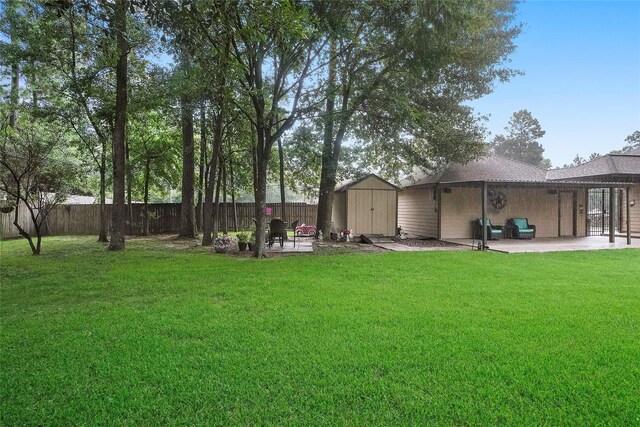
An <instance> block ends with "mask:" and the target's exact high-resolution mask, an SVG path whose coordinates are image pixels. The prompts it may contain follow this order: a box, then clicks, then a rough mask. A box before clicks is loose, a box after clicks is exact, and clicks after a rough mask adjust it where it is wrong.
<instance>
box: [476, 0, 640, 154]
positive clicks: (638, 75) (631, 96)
mask: <svg viewBox="0 0 640 427" xmlns="http://www.w3.org/2000/svg"><path fill="white" fill-rule="evenodd" d="M518 19H519V21H520V22H522V23H523V24H524V31H523V34H522V35H521V36H520V37H519V38H518V39H517V40H516V43H517V45H518V48H517V51H516V52H515V53H514V54H513V55H512V56H511V59H512V63H511V66H512V67H513V68H516V69H519V70H521V71H523V72H524V73H525V75H524V76H519V77H515V78H514V79H513V80H512V81H511V82H509V83H506V84H500V83H496V86H495V90H494V92H493V93H492V94H490V95H488V96H486V97H484V98H482V99H480V100H477V101H474V102H472V103H471V105H472V106H473V107H474V109H475V110H476V111H477V112H478V113H481V114H488V115H490V119H489V122H488V123H487V124H486V125H487V127H488V129H489V130H490V131H491V133H492V137H493V135H495V134H497V133H504V131H503V129H504V127H505V126H506V125H507V123H508V121H509V118H510V116H511V114H512V113H513V112H514V111H518V110H521V109H527V110H529V111H530V112H531V113H532V114H533V116H534V117H535V118H537V119H538V120H539V121H540V124H541V125H542V128H543V129H544V130H545V131H546V132H547V133H546V135H545V136H544V137H543V138H542V140H541V141H540V142H541V143H542V145H543V147H544V148H545V157H547V158H549V159H551V162H552V164H553V166H554V167H557V166H562V165H563V164H564V163H570V162H571V160H573V158H574V157H575V155H576V154H578V153H579V154H580V155H581V156H583V157H587V156H588V155H589V154H591V153H593V152H598V153H600V154H606V153H608V152H609V151H611V150H614V149H620V148H622V147H623V146H624V145H625V142H624V139H625V137H626V136H627V135H629V134H631V133H632V132H633V131H635V130H640V0H636V1H626V2H618V1H599V2H596V1H562V2H560V1H527V2H525V3H522V4H520V5H519V6H518Z"/></svg>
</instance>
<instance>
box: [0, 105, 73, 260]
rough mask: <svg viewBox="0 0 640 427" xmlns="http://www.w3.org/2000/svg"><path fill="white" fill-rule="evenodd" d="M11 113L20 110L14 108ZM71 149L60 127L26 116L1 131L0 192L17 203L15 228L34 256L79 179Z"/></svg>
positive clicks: (11, 121) (9, 121) (14, 203)
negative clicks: (23, 215) (50, 219)
mask: <svg viewBox="0 0 640 427" xmlns="http://www.w3.org/2000/svg"><path fill="white" fill-rule="evenodd" d="M11 111H12V112H15V111H16V110H14V109H13V107H12V110H11ZM9 123H10V124H9ZM67 146H68V141H67V139H66V137H65V134H64V132H63V131H62V130H61V129H60V127H59V126H56V125H55V124H53V123H40V122H39V121H37V120H34V117H32V116H28V115H26V114H24V113H23V114H22V115H21V117H20V118H19V119H17V120H16V121H13V120H12V119H11V120H7V122H6V123H4V124H3V125H2V126H1V127H0V190H2V191H4V192H6V193H7V194H8V195H9V196H10V197H11V198H12V199H13V206H14V217H13V224H14V225H15V227H16V228H17V229H18V232H19V233H20V235H21V236H22V237H24V238H25V239H27V241H28V242H29V247H30V248H31V252H32V254H33V255H39V254H40V250H41V242H42V234H43V224H44V223H45V220H46V218H47V216H48V215H49V213H50V212H51V211H52V210H53V208H55V207H56V205H58V204H59V203H60V202H63V201H64V200H65V199H66V197H67V195H68V194H69V192H70V190H71V189H72V188H74V184H76V180H77V178H78V175H79V166H78V164H77V163H74V161H73V160H71V159H73V158H74V155H73V154H72V153H71V152H69V150H68V148H67ZM20 206H25V207H26V209H27V210H28V212H29V217H30V219H31V222H32V224H33V228H34V230H35V238H36V241H35V243H34V241H33V236H31V234H29V232H27V230H26V226H25V224H20V221H19V215H18V213H19V210H20Z"/></svg>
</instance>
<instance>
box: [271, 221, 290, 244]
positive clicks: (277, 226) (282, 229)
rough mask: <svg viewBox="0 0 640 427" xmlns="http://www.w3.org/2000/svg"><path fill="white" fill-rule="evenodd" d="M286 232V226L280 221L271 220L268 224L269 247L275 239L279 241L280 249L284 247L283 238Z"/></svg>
mask: <svg viewBox="0 0 640 427" xmlns="http://www.w3.org/2000/svg"><path fill="white" fill-rule="evenodd" d="M286 232H287V230H286V224H285V223H284V221H283V220H281V219H272V220H271V222H269V247H272V246H273V243H274V242H275V239H276V237H277V238H279V239H280V247H282V246H284V236H285V233H286Z"/></svg>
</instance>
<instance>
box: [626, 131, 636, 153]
mask: <svg viewBox="0 0 640 427" xmlns="http://www.w3.org/2000/svg"><path fill="white" fill-rule="evenodd" d="M624 142H626V143H627V145H625V146H624V147H623V148H622V152H623V153H625V152H627V151H631V150H633V149H635V148H638V147H640V130H637V131H635V132H633V133H632V134H631V135H629V136H627V137H626V138H625V139H624Z"/></svg>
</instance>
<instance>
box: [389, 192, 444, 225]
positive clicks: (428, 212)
mask: <svg viewBox="0 0 640 427" xmlns="http://www.w3.org/2000/svg"><path fill="white" fill-rule="evenodd" d="M433 192H434V189H433V188H428V187H424V186H421V187H407V188H405V189H404V191H401V192H400V193H398V225H399V226H402V229H403V230H404V231H405V232H406V233H408V234H414V235H418V236H424V237H433V238H436V237H437V234H438V212H436V201H435V200H434V199H433Z"/></svg>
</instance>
